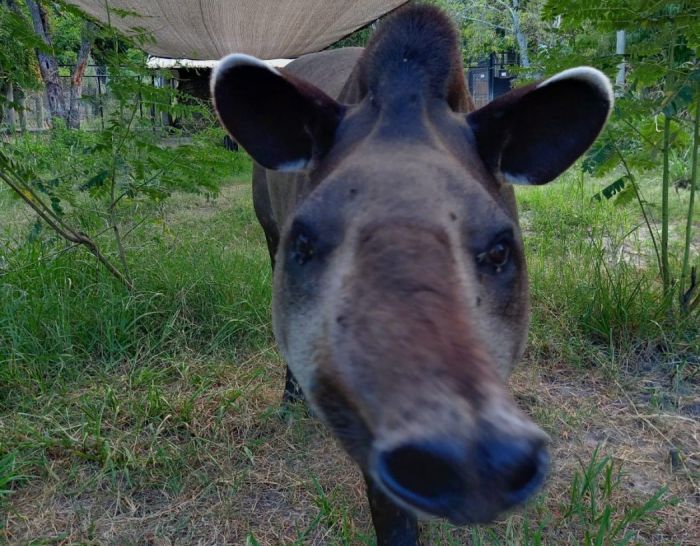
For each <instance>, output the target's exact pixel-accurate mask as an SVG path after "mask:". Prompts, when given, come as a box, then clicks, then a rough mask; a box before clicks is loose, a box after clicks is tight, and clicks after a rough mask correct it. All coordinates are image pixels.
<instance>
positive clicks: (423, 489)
mask: <svg viewBox="0 0 700 546" xmlns="http://www.w3.org/2000/svg"><path fill="white" fill-rule="evenodd" d="M377 473H378V477H379V478H380V480H381V481H382V483H383V484H384V486H385V487H387V488H388V489H389V490H390V491H391V492H392V493H394V494H395V495H396V496H397V497H399V498H402V499H404V500H405V501H406V502H408V503H409V504H411V505H413V506H416V507H417V508H419V509H421V510H423V511H425V512H428V513H434V514H440V513H443V512H444V510H445V509H446V508H448V507H449V506H451V505H453V504H454V503H455V502H459V500H460V498H461V497H462V496H463V495H464V494H465V489H466V486H465V483H464V480H463V478H462V476H461V472H460V467H459V464H458V463H457V461H456V460H455V459H454V458H453V457H452V455H451V453H450V449H449V448H448V447H447V446H442V445H439V444H419V445H413V444H408V445H404V446H401V447H398V448H396V449H393V450H391V451H388V452H384V453H381V454H380V455H379V459H378V464H377Z"/></svg>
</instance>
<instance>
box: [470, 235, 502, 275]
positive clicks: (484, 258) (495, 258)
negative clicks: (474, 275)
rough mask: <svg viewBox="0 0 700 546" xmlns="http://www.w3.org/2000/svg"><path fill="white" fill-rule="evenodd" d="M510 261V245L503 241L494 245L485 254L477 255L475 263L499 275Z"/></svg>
mask: <svg viewBox="0 0 700 546" xmlns="http://www.w3.org/2000/svg"><path fill="white" fill-rule="evenodd" d="M508 260H510V244H508V243H507V242H505V241H501V242H499V243H496V244H494V245H493V246H492V247H491V248H489V249H488V250H487V251H486V252H482V253H480V254H477V256H476V261H477V263H478V264H479V265H488V266H491V267H493V268H494V269H495V270H496V273H500V272H501V269H503V268H504V267H505V266H506V265H507V264H508Z"/></svg>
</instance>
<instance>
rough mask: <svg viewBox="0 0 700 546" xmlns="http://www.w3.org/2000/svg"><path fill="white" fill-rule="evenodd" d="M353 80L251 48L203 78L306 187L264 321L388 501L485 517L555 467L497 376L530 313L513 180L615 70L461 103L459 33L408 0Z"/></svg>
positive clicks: (596, 127)
mask: <svg viewBox="0 0 700 546" xmlns="http://www.w3.org/2000/svg"><path fill="white" fill-rule="evenodd" d="M329 70H332V67H329ZM349 85H350V87H351V89H350V91H353V90H354V93H355V95H356V97H355V98H356V99H357V102H354V103H353V104H341V103H339V102H336V101H335V100H334V99H332V98H330V97H328V96H327V95H325V94H324V93H323V92H321V91H320V90H319V89H317V88H316V87H314V86H313V85H311V84H310V83H307V82H305V81H301V80H300V79H298V78H296V77H293V76H291V75H289V74H285V73H283V72H279V71H277V70H274V69H271V68H268V67H267V66H266V65H265V64H263V63H262V62H260V61H258V60H257V59H254V58H252V57H247V56H244V55H233V56H230V57H227V58H226V59H224V60H223V61H222V62H221V64H220V66H219V67H218V69H217V71H216V73H215V75H214V79H213V83H212V88H213V94H214V99H215V103H216V107H217V110H218V113H219V116H220V118H221V121H222V122H223V124H224V125H225V126H226V128H227V129H228V130H229V131H230V132H231V134H232V135H233V136H234V137H235V138H236V140H237V141H238V142H239V143H240V144H241V145H242V146H243V147H244V148H245V149H246V150H247V151H248V152H249V153H250V154H251V155H252V156H253V158H254V159H255V160H256V161H257V162H258V163H260V164H261V165H262V166H264V167H266V168H268V169H272V170H283V171H295V172H297V171H299V172H303V173H304V174H305V176H307V177H308V180H309V181H310V184H311V185H312V187H313V190H312V191H311V193H310V194H309V195H308V197H306V198H305V199H304V200H302V201H301V202H300V203H299V204H298V206H297V208H296V210H295V212H294V214H292V215H291V218H289V219H288V220H287V221H286V223H285V225H284V226H282V227H281V239H280V247H279V251H278V254H277V260H276V271H275V277H274V304H273V318H274V328H275V335H276V338H277V341H278V343H279V346H280V349H281V351H282V353H283V355H284V357H285V359H286V360H287V362H288V364H289V365H290V367H291V369H292V370H293V372H294V373H295V375H296V377H297V379H298V380H299V382H300V384H301V386H302V388H303V390H304V392H305V394H306V396H307V397H308V398H309V399H310V401H311V402H312V404H313V405H314V406H315V408H316V409H317V411H318V412H319V413H320V414H321V415H322V416H323V417H324V418H325V420H326V421H327V422H328V424H329V425H330V427H331V428H332V429H333V431H334V432H335V434H336V436H337V437H338V438H339V439H340V440H341V442H342V443H343V445H344V447H345V448H346V450H347V451H348V452H349V453H350V455H351V456H352V457H353V458H354V459H355V460H356V461H357V462H358V464H359V465H360V466H361V467H362V469H363V470H364V471H365V472H366V473H368V474H369V475H370V476H371V477H372V478H373V479H374V480H375V481H376V483H377V484H379V485H380V487H382V489H383V490H384V491H385V492H386V493H387V494H388V495H389V496H390V498H392V499H393V500H394V501H395V502H396V503H397V504H399V505H401V506H402V507H404V508H406V509H408V510H410V511H413V512H414V513H416V514H419V515H420V514H427V515H437V516H442V517H447V518H449V519H450V520H452V521H454V522H457V523H466V522H473V521H486V520H489V519H492V518H493V517H494V516H496V515H497V514H498V513H499V512H501V511H502V510H504V509H507V508H508V507H511V506H513V505H515V504H517V503H519V502H521V501H523V500H524V499H526V498H527V497H528V496H530V494H531V493H532V492H533V491H535V490H536V489H537V488H538V486H539V485H540V484H541V483H542V480H543V476H544V474H545V469H546V466H547V454H546V445H545V444H546V441H547V438H546V435H545V434H544V433H543V432H542V431H541V430H540V429H539V428H538V427H537V426H536V425H535V424H534V423H533V422H532V421H531V420H530V419H529V418H528V417H527V416H526V415H525V414H524V413H523V412H522V411H521V410H520V409H518V406H517V404H516V403H515V401H514V400H513V398H512V397H511V396H510V394H509V393H508V392H507V390H506V386H505V382H506V378H507V376H508V374H509V372H510V370H511V369H512V367H513V365H514V364H515V362H516V361H517V360H518V359H519V357H520V355H521V353H522V350H523V345H524V343H525V339H526V336H527V326H528V283H527V272H526V267H525V257H524V253H523V244H522V240H521V235H520V229H519V227H518V222H517V215H516V212H515V207H514V204H513V201H512V189H511V188H510V184H516V183H517V184H544V183H547V182H549V181H551V180H552V179H554V178H555V177H556V176H558V175H559V174H560V173H561V172H562V171H564V170H565V169H566V168H567V167H569V166H570V165H571V164H572V163H573V162H574V161H575V160H576V158H577V157H579V156H580V155H581V154H582V153H583V152H584V151H585V150H586V149H587V148H588V147H589V146H590V144H591V143H592V142H593V140H594V139H595V138H596V136H597V135H598V133H599V132H600V130H601V128H602V127H603V125H604V123H605V120H606V119H607V116H608V113H609V111H610V108H611V104H612V94H611V88H610V84H609V82H608V80H607V79H606V77H605V76H604V75H603V74H601V73H600V72H598V71H597V70H594V69H592V68H575V69H572V70H567V71H565V72H562V73H560V74H558V75H556V76H554V77H552V78H549V79H548V80H545V81H543V82H541V83H535V84H532V85H528V86H526V87H523V88H520V89H516V90H515V91H512V92H510V93H508V94H507V95H505V96H502V97H500V98H498V99H496V100H494V101H493V102H491V103H490V104H489V105H487V106H485V107H483V108H481V109H478V110H475V111H471V112H469V111H465V110H469V104H470V100H469V98H468V96H467V94H466V91H465V86H464V75H463V69H462V64H461V58H460V54H459V50H458V47H457V40H456V34H455V31H454V30H453V27H452V25H451V24H450V22H449V20H448V19H447V18H446V17H445V16H444V15H443V14H442V13H441V12H439V11H437V10H435V9H433V8H428V7H425V6H414V7H412V8H409V9H404V10H400V11H399V12H397V13H396V14H395V15H394V16H392V17H390V18H389V19H388V20H387V21H386V22H385V23H384V25H383V27H382V28H381V29H380V30H379V31H378V32H377V33H376V35H375V37H374V38H373V40H372V41H371V43H370V45H369V46H368V48H367V49H366V50H365V52H364V53H363V55H362V56H361V58H360V60H359V61H358V65H357V66H356V68H355V71H354V73H353V76H352V77H351V83H350V84H349ZM350 95H352V93H350Z"/></svg>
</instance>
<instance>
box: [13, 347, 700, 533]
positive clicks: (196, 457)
mask: <svg viewBox="0 0 700 546" xmlns="http://www.w3.org/2000/svg"><path fill="white" fill-rule="evenodd" d="M271 356H273V355H272V354H271V352H270V351H264V352H262V353H259V354H255V355H252V356H249V357H248V358H246V359H245V360H242V361H239V362H225V361H222V362H217V363H211V362H196V361H195V362H188V363H187V364H176V365H178V366H181V367H182V366H186V369H187V372H186V373H183V374H181V376H180V377H179V378H177V379H176V380H173V381H172V382H169V383H168V384H167V388H166V389H164V390H163V392H162V396H163V398H164V399H165V400H167V401H168V404H169V405H168V407H169V412H168V413H167V414H166V415H164V416H163V417H162V418H160V419H157V420H155V421H153V423H152V426H151V427H148V426H146V427H144V428H143V429H142V430H140V431H134V430H133V429H130V427H133V423H130V416H129V414H128V413H126V412H123V413H121V414H119V413H118V414H117V415H116V416H115V417H114V419H113V420H112V419H108V418H107V413H105V416H104V419H105V421H104V422H103V427H104V434H105V436H106V437H107V438H108V439H109V441H110V442H112V443H113V445H114V447H115V449H117V448H119V446H121V447H122V448H124V449H131V450H132V452H133V453H134V454H135V456H138V457H139V458H140V459H142V460H146V461H148V462H147V463H146V464H145V465H143V466H137V467H135V469H134V470H132V473H137V472H138V473H141V474H142V475H141V476H140V477H133V478H131V477H130V476H129V472H124V471H121V472H119V471H111V472H110V471H108V470H107V468H108V466H109V465H105V464H102V465H98V464H96V463H95V462H94V461H84V460H81V457H79V456H77V455H76V453H75V452H72V451H71V450H65V449H60V448H57V449H55V450H52V451H50V452H49V453H48V454H47V459H46V460H45V462H44V465H45V466H44V469H45V473H44V475H43V476H41V477H38V479H33V480H30V481H29V482H28V483H26V485H24V486H23V487H21V488H19V490H18V491H17V492H16V493H15V495H13V497H12V503H11V505H10V507H9V509H8V510H7V512H6V514H5V516H4V531H3V534H4V539H5V540H6V541H7V542H8V543H10V544H27V543H30V542H31V543H49V544H135V545H136V544H153V545H161V544H163V545H165V544H245V543H246V539H247V538H248V540H249V541H250V540H251V539H250V537H251V536H253V537H254V538H255V540H257V542H258V543H259V544H265V545H267V544H270V545H272V544H293V543H296V544H337V543H349V544H358V543H359V544H361V543H365V541H369V540H370V538H369V537H371V534H372V533H371V529H370V525H369V516H368V510H367V506H366V502H365V500H364V490H363V485H362V479H361V476H360V475H359V473H358V472H357V470H356V469H355V468H354V467H353V465H352V464H351V463H350V462H349V460H348V459H347V458H346V457H345V456H344V454H343V453H342V452H341V451H340V450H339V448H338V447H337V446H336V445H335V443H334V442H333V440H332V439H330V438H329V436H328V434H327V433H326V432H325V431H324V430H323V428H322V427H321V426H320V425H319V424H318V423H317V421H316V420H315V419H313V418H310V417H307V416H305V415H303V413H301V412H299V413H298V414H296V415H294V417H293V418H292V419H291V420H285V419H281V418H280V417H279V416H278V414H277V411H276V410H277V407H278V401H279V398H280V390H281V385H282V383H283V381H282V380H283V377H282V371H281V370H282V365H281V363H280V362H279V360H277V359H276V358H271ZM131 372H132V370H127V369H125V370H122V371H121V372H120V373H119V374H116V375H114V376H112V377H111V378H110V379H111V381H112V382H113V383H112V385H111V386H112V388H113V389H114V392H115V394H116V395H117V396H118V397H119V398H122V397H123V401H124V402H123V403H124V405H125V407H126V406H127V404H128V399H129V398H130V397H133V396H134V393H133V392H132V393H129V390H130V389H133V386H132V387H130V383H131V382H130V380H129V376H130V374H131ZM195 378H199V379H198V380H199V381H201V380H202V378H206V383H210V385H209V386H207V388H206V389H205V390H201V388H200V389H197V388H195V385H196V383H197V382H198V380H195ZM644 382H645V380H644V379H642V380H636V379H632V378H629V377H626V378H623V379H621V380H619V381H611V380H610V379H609V378H608V377H606V376H605V375H604V374H602V373H591V372H590V371H588V372H586V373H581V372H576V371H571V370H570V369H567V368H566V367H565V366H562V365H557V363H556V362H548V363H538V364H529V365H528V364H527V363H525V364H524V365H523V366H521V367H520V368H519V369H518V371H516V373H515V375H514V377H513V380H512V388H513V391H514V392H515V394H516V396H517V398H518V399H519V400H520V401H521V403H522V404H523V406H524V407H526V408H527V409H528V411H529V412H531V413H532V414H533V416H534V417H535V418H536V419H537V421H538V422H540V423H541V424H542V425H543V426H544V427H545V428H546V429H547V431H548V432H549V434H550V435H551V436H552V440H553V447H552V460H553V469H552V473H551V476H550V479H549V482H548V486H547V489H546V492H545V493H544V494H543V495H542V496H541V499H540V501H539V502H538V503H535V504H536V505H537V506H536V507H534V508H532V509H530V510H528V511H527V512H526V513H525V514H526V515H535V514H534V512H537V513H539V515H540V517H541V515H542V514H547V513H549V514H550V515H551V517H552V518H554V519H557V518H558V516H560V515H561V510H562V507H563V506H565V505H566V502H567V500H568V495H569V490H570V487H571V481H572V478H573V475H574V472H575V471H577V470H580V468H581V465H582V464H584V465H585V464H586V463H587V461H588V460H589V459H590V456H591V453H592V452H593V451H594V450H595V449H596V447H597V446H600V450H601V452H602V453H604V454H608V455H610V456H611V457H612V458H613V460H614V461H615V462H616V463H619V465H620V467H621V468H622V479H621V481H620V484H619V487H618V488H617V489H616V490H615V492H614V501H615V504H616V506H619V507H623V506H626V505H632V504H635V503H640V502H642V501H643V499H645V498H647V497H649V496H650V495H651V494H653V493H654V492H655V491H656V490H657V489H658V488H660V487H663V486H665V487H667V488H668V494H669V495H670V496H672V497H674V498H675V499H676V502H675V503H674V504H668V505H666V506H665V507H664V508H663V509H662V511H661V513H660V514H658V515H659V516H660V517H659V521H658V522H657V523H654V522H653V521H649V522H647V523H644V524H642V525H640V526H638V528H637V529H636V531H637V533H638V535H637V540H636V542H637V541H638V542H639V543H649V544H687V545H690V544H698V542H699V541H700V533H699V531H700V527H699V526H698V522H699V521H700V519H698V516H699V515H700V511H699V508H698V506H699V505H698V502H699V501H700V498H699V496H698V490H697V484H696V480H697V477H698V469H699V465H700V449H699V443H698V440H699V433H700V424H699V423H698V421H697V419H695V418H693V417H692V416H688V415H684V412H683V409H682V408H683V407H688V406H691V407H692V404H697V402H698V399H697V398H692V397H691V396H689V397H684V401H683V403H682V405H681V409H680V411H674V412H671V411H665V410H664V411H661V410H658V409H655V408H653V407H652V405H651V404H650V403H649V402H645V401H643V396H642V391H643V390H644ZM102 388H103V385H100V384H95V385H92V386H90V387H87V388H86V389H84V390H81V391H77V392H73V393H69V394H68V396H69V397H70V398H71V399H72V400H73V401H74V403H78V401H79V400H80V399H81V398H82V399H85V397H86V396H87V397H91V398H92V397H93V396H94V395H95V391H100V390H101V389H102ZM232 393H236V394H237V396H234V395H233V394H232ZM233 398H235V402H231V400H232V399H233ZM184 400H194V403H193V406H192V411H191V419H189V420H187V421H184V420H183V419H182V415H181V414H179V413H178V408H180V407H181V405H182V402H183V401H184ZM222 408H225V409H223V410H222ZM180 413H181V412H180ZM25 419H29V420H31V419H32V416H27V415H25V416H18V417H17V422H15V423H14V424H13V423H12V422H10V423H5V426H17V427H18V429H21V428H22V427H21V426H19V423H20V422H22V421H23V420H25ZM672 450H675V452H676V453H678V454H679V455H678V457H675V458H677V459H678V460H677V462H675V463H672V462H671V455H670V453H671V451H672ZM159 452H160V454H159ZM166 454H167V455H166ZM127 466H128V465H127ZM162 466H164V467H165V468H160V467H162ZM168 466H172V468H169V469H168ZM168 473H170V474H171V478H172V477H177V478H178V479H180V480H181V483H178V484H175V485H171V486H170V487H168V485H167V480H166V482H165V484H164V483H163V482H162V481H161V483H158V482H159V476H161V478H162V477H165V476H166V474H168ZM149 482H152V483H151V484H150V486H149ZM523 517H524V516H523V515H518V514H516V515H513V516H511V520H516V521H517V520H518V519H519V518H523ZM535 517H537V516H535ZM511 523H512V522H511ZM430 525H431V529H428V530H427V531H426V534H430V535H432V536H433V540H434V542H433V543H434V544H440V543H442V541H443V540H447V537H450V538H449V540H451V541H456V542H454V543H456V544H470V534H469V532H468V531H466V530H459V531H457V530H454V529H452V528H450V527H449V526H445V525H439V524H430ZM504 525H505V524H500V526H501V527H503V526H504ZM580 536H581V535H580V529H579V528H578V526H577V524H576V522H575V521H574V520H571V521H567V522H566V524H565V525H560V526H557V527H552V528H549V529H546V533H545V535H544V539H545V541H546V542H547V543H549V544H562V543H567V544H577V543H579V542H580ZM344 537H345V539H344ZM460 537H461V538H460ZM37 541H38V542H37ZM346 541H347V542H346Z"/></svg>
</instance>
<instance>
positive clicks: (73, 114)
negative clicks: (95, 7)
mask: <svg viewBox="0 0 700 546" xmlns="http://www.w3.org/2000/svg"><path fill="white" fill-rule="evenodd" d="M94 34H95V33H94V25H93V24H92V23H91V22H90V21H85V26H84V28H83V36H82V39H81V41H80V50H79V51H78V59H77V61H76V63H75V68H74V69H73V74H72V75H71V78H70V103H69V105H70V106H69V109H68V127H70V128H71V129H80V99H81V98H82V96H83V76H84V75H85V69H86V68H87V63H88V58H89V57H90V50H91V49H92V42H93V40H94Z"/></svg>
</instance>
